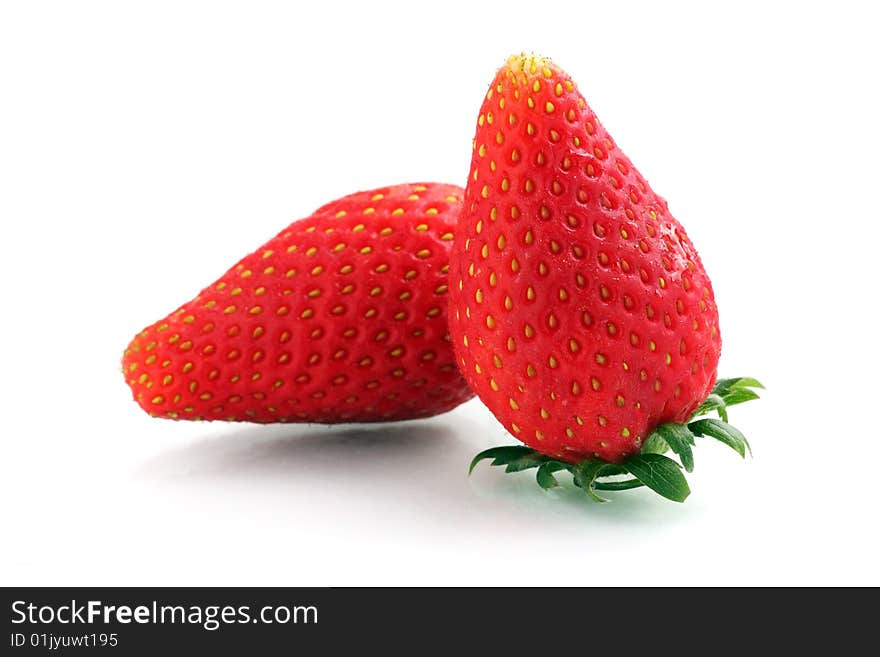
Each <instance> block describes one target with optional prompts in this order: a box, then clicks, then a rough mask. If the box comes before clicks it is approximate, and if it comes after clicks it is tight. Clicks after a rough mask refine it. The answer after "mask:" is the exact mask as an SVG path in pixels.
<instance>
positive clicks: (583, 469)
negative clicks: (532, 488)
mask: <svg viewBox="0 0 880 657" xmlns="http://www.w3.org/2000/svg"><path fill="white" fill-rule="evenodd" d="M763 387H764V386H763V385H762V384H761V383H760V382H759V381H757V380H756V379H753V378H750V377H739V378H733V379H719V380H718V381H717V382H716V384H715V387H714V388H713V389H712V393H711V394H710V395H709V396H708V397H707V398H706V399H705V400H704V401H703V403H702V404H700V406H699V407H698V408H697V410H696V411H695V412H694V413H693V415H692V416H691V419H690V421H689V422H688V423H687V424H684V423H677V422H670V423H666V424H662V425H659V426H658V427H657V428H656V429H654V431H653V432H651V434H650V435H649V436H648V437H647V438H646V439H645V441H644V443H643V444H642V450H641V452H640V453H639V454H636V455H635V456H632V457H630V458H629V459H628V460H627V461H625V462H624V463H622V464H619V465H615V464H610V463H603V462H600V461H593V460H585V461H581V462H580V463H574V464H572V463H566V462H563V461H558V460H556V459H553V458H551V457H549V456H546V455H544V454H541V453H540V452H537V451H536V450H533V449H532V448H530V447H526V446H525V445H508V446H502V447H492V448H490V449H487V450H484V451H482V452H480V453H479V454H477V455H476V456H475V457H474V458H473V460H472V461H471V464H470V468H469V470H468V473H471V472H473V470H474V468H475V467H476V465H477V464H478V463H479V462H480V461H483V460H486V459H492V463H491V465H493V466H496V465H497V466H500V465H503V466H505V471H506V472H519V471H522V470H527V469H529V468H537V471H536V473H535V479H536V481H537V483H538V485H539V486H540V487H541V488H542V489H544V490H548V489H551V488H556V487H558V486H559V485H560V484H559V481H558V480H557V479H556V477H555V476H554V473H556V472H559V471H561V470H568V471H569V472H571V474H572V476H573V480H574V483H575V485H576V486H578V487H579V488H582V489H583V490H584V492H586V493H587V495H588V496H589V497H590V499H592V500H594V501H596V502H605V501H607V500H605V499H604V498H602V497H601V496H599V495H598V494H596V491H597V490H602V491H624V490H629V489H632V488H639V487H641V486H647V487H648V488H650V489H651V490H653V491H654V492H656V493H658V494H659V495H662V496H663V497H665V498H667V499H669V500H673V501H675V502H683V501H684V500H685V499H686V498H687V497H688V495H690V487H689V486H688V483H687V480H686V479H685V476H684V474H683V473H682V472H681V467H682V465H683V466H684V468H685V470H687V471H688V472H690V471H692V470H693V467H694V459H693V450H692V449H691V447H692V446H693V445H694V444H695V439H694V438H695V436H711V437H713V438H715V439H716V440H719V441H720V442H722V443H724V444H725V445H728V446H729V447H731V448H732V449H734V450H735V451H736V452H737V453H738V454H739V455H740V456H742V457H745V453H746V451H748V452H749V453H750V454H751V451H752V450H751V446H750V445H749V442H748V440H746V438H745V436H744V435H743V434H742V432H741V431H739V429H737V428H736V427H734V426H732V425H730V424H728V422H727V408H728V407H729V406H734V405H736V404H741V403H744V402H747V401H751V400H752V399H758V398H759V397H758V394H757V393H756V392H754V390H752V388H759V389H762V388H763ZM712 411H715V412H716V413H717V414H718V416H719V417H720V418H721V419H720V420H719V419H715V418H708V417H700V416H703V415H706V414H708V413H711V412H712ZM695 418H700V419H695ZM670 450H672V451H673V452H674V453H675V454H676V455H678V457H679V459H680V460H681V463H682V465H679V464H678V463H677V462H676V461H674V460H673V459H671V458H669V457H667V456H663V454H664V453H665V452H668V451H670ZM627 473H628V474H630V475H632V478H629V479H613V480H610V481H609V480H602V479H603V478H605V477H615V476H619V475H625V474H627Z"/></svg>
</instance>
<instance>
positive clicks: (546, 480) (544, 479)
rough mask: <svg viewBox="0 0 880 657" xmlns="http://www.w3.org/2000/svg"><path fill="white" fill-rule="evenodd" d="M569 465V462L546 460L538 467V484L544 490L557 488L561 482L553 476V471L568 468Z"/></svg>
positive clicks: (536, 474) (536, 477) (536, 475)
mask: <svg viewBox="0 0 880 657" xmlns="http://www.w3.org/2000/svg"><path fill="white" fill-rule="evenodd" d="M567 466H568V464H566V463H562V462H561V461H545V462H544V463H542V464H541V465H540V466H539V467H538V471H537V472H536V473H535V479H536V480H537V481H538V485H539V486H540V487H541V488H543V489H544V490H550V489H551V488H556V487H557V486H559V482H558V481H557V480H556V477H554V476H553V473H554V472H558V471H559V470H568V467H567Z"/></svg>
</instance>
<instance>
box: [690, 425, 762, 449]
mask: <svg viewBox="0 0 880 657" xmlns="http://www.w3.org/2000/svg"><path fill="white" fill-rule="evenodd" d="M688 427H690V430H691V431H693V432H694V434H695V435H697V436H711V437H712V438H715V439H716V440H719V441H721V442H722V443H724V444H725V445H727V446H728V447H730V448H732V449H733V450H735V451H736V452H737V453H738V454H739V455H740V456H742V457H743V458H745V457H746V450H748V451H749V454H751V453H752V447H751V445H749V441H748V440H746V437H745V436H744V435H743V434H742V432H741V431H740V430H739V429H737V428H736V427H735V426H733V425H731V424H728V423H727V422H722V421H721V420H716V419H715V418H704V419H702V420H696V421H694V422H691V423H690V424H689V425H688Z"/></svg>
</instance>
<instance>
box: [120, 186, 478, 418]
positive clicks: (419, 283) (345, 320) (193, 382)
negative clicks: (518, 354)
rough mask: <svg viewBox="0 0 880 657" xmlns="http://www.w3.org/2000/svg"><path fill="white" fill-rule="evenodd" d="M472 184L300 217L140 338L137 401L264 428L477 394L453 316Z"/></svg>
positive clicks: (134, 351) (133, 361)
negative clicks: (453, 250) (457, 251)
mask: <svg viewBox="0 0 880 657" xmlns="http://www.w3.org/2000/svg"><path fill="white" fill-rule="evenodd" d="M462 192H463V190H462V189H460V188H458V187H455V186H452V185H441V184H436V183H426V184H422V185H397V186H393V187H385V188H382V189H376V190H373V191H369V192H361V193H357V194H352V195H351V196H346V197H344V198H341V199H339V200H337V201H334V202H332V203H329V204H327V205H325V206H323V207H322V208H320V209H319V210H317V211H316V212H315V213H314V214H312V215H311V216H309V217H307V218H305V219H302V220H300V221H295V222H294V223H292V224H291V225H290V226H288V227H287V228H285V229H284V230H283V231H282V232H281V233H279V234H278V235H277V236H276V237H274V238H273V239H271V240H270V241H269V242H267V243H266V244H264V245H263V246H262V247H261V248H259V249H258V250H257V251H255V252H254V253H252V254H250V255H248V256H246V257H245V258H244V259H243V260H241V261H240V262H239V263H238V264H237V265H235V266H234V267H233V268H232V269H230V270H229V271H227V272H226V273H225V274H224V275H223V276H222V277H221V278H220V279H219V280H217V281H216V282H215V283H213V284H212V285H210V286H209V287H207V288H205V289H204V290H203V291H202V292H201V293H200V294H199V295H198V296H197V297H196V298H195V299H193V300H192V301H190V302H189V303H186V304H184V305H183V306H182V307H180V308H179V309H178V310H176V311H174V312H173V313H171V314H170V315H169V316H168V317H166V318H165V319H162V320H160V321H158V322H156V323H155V324H153V325H151V326H150V327H148V328H146V329H144V330H143V331H142V332H140V333H139V334H138V335H137V336H136V337H135V338H134V340H132V342H131V344H130V345H129V346H128V348H127V349H126V350H125V355H124V357H123V370H124V373H125V376H126V379H127V381H128V384H129V385H130V386H131V389H132V392H133V393H134V397H135V399H136V400H137V402H138V403H139V404H140V405H141V407H142V408H143V409H144V410H146V411H147V412H149V413H150V414H152V415H155V416H158V417H165V418H173V419H183V420H233V421H247V422H263V423H265V422H323V423H336V422H373V421H384V420H403V419H409V418H418V417H426V416H430V415H435V414H437V413H443V412H445V411H448V410H450V409H452V408H454V407H455V406H457V405H458V404H460V403H462V402H463V401H465V400H467V399H468V398H470V397H471V396H472V395H473V393H472V392H471V391H470V390H469V389H468V387H467V385H466V383H465V382H464V380H463V379H462V377H461V375H460V374H459V372H458V370H457V368H456V366H455V362H454V354H453V351H452V347H451V345H450V344H449V336H448V332H447V319H446V296H447V295H446V293H447V289H448V280H447V275H448V269H449V264H448V253H449V249H450V246H451V244H452V239H453V230H454V225H455V222H456V217H457V215H458V212H459V210H460V207H461V197H462Z"/></svg>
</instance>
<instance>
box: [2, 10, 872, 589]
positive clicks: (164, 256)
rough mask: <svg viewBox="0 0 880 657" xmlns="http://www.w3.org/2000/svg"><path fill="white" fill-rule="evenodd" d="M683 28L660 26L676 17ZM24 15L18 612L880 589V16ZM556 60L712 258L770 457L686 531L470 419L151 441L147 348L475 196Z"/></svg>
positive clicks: (13, 534)
mask: <svg viewBox="0 0 880 657" xmlns="http://www.w3.org/2000/svg"><path fill="white" fill-rule="evenodd" d="M660 5H663V6H662V7H661V6H660ZM714 5H715V3H693V4H687V5H684V4H670V3H644V4H641V3H639V4H634V3H626V2H585V1H583V0H581V1H578V2H574V3H565V2H536V1H534V0H532V1H530V2H525V3H520V2H514V1H512V0H508V1H506V2H500V3H488V2H486V3H483V2H468V3H461V4H457V3H442V4H440V3H438V4H436V5H423V4H418V3H399V4H396V3H395V4H392V5H388V4H387V3H377V2H367V3H357V4H355V3H352V5H339V4H337V3H333V2H326V1H323V2H318V3H306V2H300V3H293V2H288V3H278V4H272V3H262V2H242V3H238V4H232V3H222V2H212V3H204V4H196V3H191V2H149V3H147V2H144V3H125V2H78V3H57V4H49V3H44V2H8V3H3V5H2V9H0V219H2V234H0V248H2V257H0V268H2V278H0V285H2V287H0V294H2V322H0V350H2V351H0V353H2V361H0V410H2V417H3V419H2V424H0V432H2V458H0V462H2V476H0V486H2V490H0V505H2V507H0V508H2V527H3V530H2V531H3V535H4V537H3V539H2V542H0V543H2V544H0V583H2V584H7V585H11V584H29V585H37V584H43V585H48V584H92V585H98V584H102V585H105V584H106V585H135V584H150V585H160V584H169V585H195V584H211V585H225V584H253V585H341V584H354V585H359V584H419V585H421V584H444V585H445V584H480V585H482V584H542V585H543V584H613V585H625V584H762V585H778V584H873V585H878V584H880V567H878V559H877V554H878V550H880V538H878V503H880V494H878V485H880V482H877V481H876V478H877V473H876V469H875V468H874V461H873V458H875V457H876V451H877V445H878V442H877V438H878V428H877V421H876V419H875V412H876V409H877V394H878V393H877V381H878V374H880V371H878V364H880V363H878V357H877V353H878V333H880V332H878V330H877V325H876V322H875V318H876V315H877V301H878V293H877V280H878V273H880V265H878V249H880V229H878V220H880V216H878V215H880V211H878V205H880V204H878V199H877V189H878V173H880V167H878V149H880V128H878V124H880V103H878V97H877V93H878V92H877V88H878V84H877V64H878V62H880V48H878V45H877V44H878V37H877V34H876V27H877V24H878V21H877V17H876V16H871V15H869V13H868V12H869V9H867V7H869V6H870V3H856V2H852V3H848V2H835V3H833V4H830V5H827V6H826V5H825V4H818V3H815V4H812V3H791V4H788V3H772V2H767V1H763V2H759V3H748V2H736V3H729V5H728V7H727V8H726V9H719V8H716V7H714ZM523 49H526V50H535V51H537V52H540V53H542V54H545V55H549V56H551V57H553V58H554V59H555V60H556V61H557V62H558V63H559V64H560V65H561V66H563V67H564V68H566V69H567V70H568V71H569V72H570V73H571V74H572V75H573V76H574V78H575V79H576V80H577V81H578V83H579V86H580V88H581V90H582V92H583V93H584V94H585V96H586V97H587V100H588V102H589V103H590V104H591V105H592V107H593V109H594V110H595V111H596V113H597V114H598V116H599V117H600V119H601V120H602V121H603V123H604V124H605V126H606V127H607V128H608V129H609V131H610V132H611V134H612V135H613V136H614V137H615V139H616V141H617V142H618V144H619V145H620V146H621V147H622V148H623V150H624V151H625V152H626V153H627V154H628V155H629V156H630V158H631V159H632V161H633V162H634V163H635V164H636V166H638V167H639V169H640V170H641V172H642V173H643V174H644V175H645V177H646V178H647V179H648V180H649V181H650V182H651V184H652V186H653V187H654V189H656V190H657V191H658V192H659V193H660V194H662V195H663V196H665V197H666V199H667V200H668V201H669V205H670V208H671V210H672V212H673V213H674V214H675V216H676V217H677V218H678V219H679V220H680V221H682V223H684V225H685V226H686V228H687V230H688V232H689V234H690V236H691V238H692V239H693V241H694V243H695V244H696V245H697V248H698V249H699V250H700V252H701V255H702V258H703V261H704V263H705V264H706V266H707V268H708V270H709V273H710V275H711V276H712V280H713V282H714V286H715V290H716V295H717V299H718V303H719V307H720V311H721V322H722V331H723V337H724V353H723V357H722V360H721V367H720V371H721V374H722V376H734V375H750V376H755V377H758V378H759V379H761V380H762V381H763V382H764V383H765V384H766V385H767V388H768V389H767V391H766V394H765V395H764V398H763V399H762V400H761V401H759V402H752V403H750V404H747V405H745V406H742V407H738V408H735V409H733V412H732V418H731V419H732V421H733V422H734V423H735V424H737V425H738V426H739V427H740V428H741V429H743V430H744V431H745V433H746V435H747V436H748V437H749V438H750V439H751V442H752V445H753V447H754V449H755V457H754V459H752V460H746V461H742V460H740V459H739V458H738V457H737V456H736V455H735V454H734V453H733V452H732V451H729V450H728V449H726V448H724V447H723V446H721V445H720V444H716V443H713V444H701V445H700V447H699V449H698V450H697V455H696V456H697V468H696V471H695V472H694V474H693V475H692V476H691V477H690V481H691V488H692V490H693V494H692V495H691V497H690V499H688V501H687V502H686V503H685V504H684V505H676V504H673V503H670V502H666V501H664V500H662V499H660V498H659V497H656V496H654V495H652V494H650V493H643V492H638V491H635V492H630V493H626V494H618V495H614V494H612V495H613V501H612V502H611V503H609V504H605V505H595V504H589V503H588V502H587V501H586V500H584V499H583V495H582V494H581V493H578V492H577V491H576V490H574V489H571V488H569V487H565V489H564V490H561V491H555V492H551V493H544V492H542V491H540V490H539V489H538V488H537V486H535V484H534V483H533V480H532V475H531V473H524V474H521V475H518V476H510V475H503V473H501V472H500V471H499V470H498V469H490V468H488V467H481V468H480V469H479V470H478V471H477V472H475V474H474V475H473V476H472V477H471V478H468V477H467V476H466V467H467V463H468V461H469V459H470V457H471V456H472V455H473V454H474V453H475V452H476V451H478V450H480V449H483V448H485V447H488V446H490V445H494V444H504V443H510V442H513V441H512V439H511V438H510V437H509V436H507V435H506V434H505V432H504V431H503V429H502V428H501V426H500V425H499V424H498V423H497V422H496V421H495V420H494V419H493V418H492V416H491V415H490V414H489V413H488V412H487V411H486V410H485V409H484V408H483V407H482V406H481V405H480V403H479V402H477V401H473V402H470V403H468V404H466V405H465V406H463V407H460V408H459V409H457V410H456V411H454V412H452V413H449V414H447V415H445V416H441V417H437V418H434V419H431V420H427V421H420V422H412V423H405V424H400V425H396V426H382V427H369V428H364V427H357V426H353V427H342V428H339V427H337V428H327V427H320V426H295V425H294V426H273V427H260V426H246V425H238V426H224V425H221V424H213V425H209V424H186V423H173V422H167V421H159V420H153V419H150V418H149V417H147V416H146V415H145V414H143V413H142V412H141V411H140V410H139V409H138V407H137V406H136V405H135V404H134V403H133V402H132V401H131V399H130V393H129V391H128V388H127V387H126V385H125V384H124V382H123V378H122V375H121V373H120V371H119V359H120V357H121V353H122V350H123V348H124V347H125V345H126V344H127V342H128V340H129V339H130V337H131V336H132V335H133V334H134V333H135V332H136V331H138V330H139V329H140V328H142V327H143V326H145V325H147V324H149V323H151V322H153V321H154V320H156V319H158V318H159V317H161V316H163V315H165V314H166V313H167V312H168V311H169V310H171V309H173V308H174V307H176V305H177V304H179V303H181V302H183V301H185V300H187V299H188V298H190V297H191V296H192V295H194V294H195V293H196V292H197V291H198V290H199V289H201V287H202V286H203V285H205V284H207V283H209V282H210V281H211V280H213V279H214V278H215V277H216V276H218V275H219V274H221V273H222V272H223V271H224V270H225V269H226V268H227V267H228V266H229V265H231V264H233V263H234V262H235V261H236V260H237V259H238V258H239V257H240V256H241V255H243V254H244V253H246V252H248V251H250V250H252V249H254V248H256V247H257V246H259V245H260V244H261V243H262V242H263V241H265V240H266V239H268V238H269V237H271V236H273V235H274V234H275V233H276V232H277V231H278V230H280V228H281V227H283V226H285V225H286V224H287V223H289V222H290V221H291V220H293V219H296V218H298V217H301V216H304V215H306V214H308V213H309V212H310V211H311V210H312V209H314V208H315V207H317V206H319V205H321V204H322V203H324V202H326V201H329V200H331V199H333V198H335V197H337V196H340V195H342V194H346V193H348V192H351V191H354V190H357V189H366V188H370V187H375V186H380V185H385V184H391V183H396V182H403V181H415V180H441V181H448V182H456V183H459V184H463V183H464V181H465V178H466V177H467V174H468V166H469V161H470V139H471V137H472V135H473V131H474V127H475V119H476V115H477V109H478V107H479V104H480V102H481V99H482V96H483V94H484V92H485V89H486V87H487V85H488V83H489V82H490V80H491V78H492V76H493V75H494V72H495V70H496V68H497V67H498V66H499V65H501V64H502V63H503V61H504V60H505V58H506V57H507V56H508V55H509V54H511V53H512V52H518V51H520V50H523Z"/></svg>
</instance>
